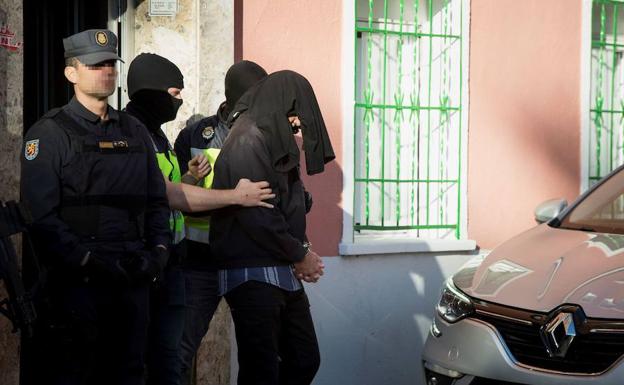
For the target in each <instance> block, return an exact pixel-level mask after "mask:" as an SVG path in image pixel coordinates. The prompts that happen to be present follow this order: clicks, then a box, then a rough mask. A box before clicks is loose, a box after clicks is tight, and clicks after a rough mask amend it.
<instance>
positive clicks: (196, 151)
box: [175, 60, 267, 384]
mask: <svg viewBox="0 0 624 385" xmlns="http://www.w3.org/2000/svg"><path fill="white" fill-rule="evenodd" d="M266 76H267V72H266V71H265V70H264V68H262V67H261V66H259V65H258V64H256V63H254V62H251V61H247V60H243V61H241V62H238V63H236V64H234V65H232V66H231V67H230V68H229V69H228V71H227V73H226V75H225V99H226V100H225V101H224V102H223V103H222V104H221V105H220V106H219V108H218V110H217V113H216V114H215V115H213V116H210V117H207V118H204V119H202V120H200V121H199V122H197V123H195V124H192V125H189V126H187V127H186V128H184V129H183V130H182V131H181V132H180V134H179V135H178V137H177V139H176V141H175V152H176V154H177V155H178V159H180V167H181V169H182V172H183V173H184V174H185V176H184V178H183V180H184V182H185V183H191V184H196V185H198V186H201V187H203V188H204V189H211V188H212V178H213V176H214V172H213V170H212V168H209V173H208V175H206V176H203V175H197V174H196V173H195V172H190V173H189V172H187V164H193V159H202V160H203V161H205V160H207V161H208V164H209V165H211V166H212V165H214V164H215V161H216V159H217V157H218V155H219V151H220V149H221V146H223V143H224V142H225V139H226V137H227V135H228V134H229V131H230V130H229V127H228V125H227V123H226V122H227V118H228V114H229V111H230V109H231V108H232V107H233V106H234V105H235V104H236V102H237V100H238V99H239V98H240V97H241V95H243V94H244V93H245V92H246V91H247V90H248V89H249V88H250V87H251V86H253V85H254V84H256V83H257V82H258V81H259V80H261V79H263V78H265V77H266ZM198 176H200V177H201V178H197V177H198ZM206 191H214V190H206ZM185 225H186V238H187V252H188V254H187V259H186V261H185V263H184V274H185V276H186V281H187V292H188V293H187V296H188V301H187V302H188V303H187V312H186V325H185V327H184V334H183V337H182V342H181V345H180V350H181V352H180V353H181V359H182V384H188V383H189V381H190V378H191V373H190V369H191V367H192V363H193V357H194V356H195V353H196V352H197V349H198V348H199V345H200V343H201V341H202V339H203V337H204V335H205V334H206V332H207V331H208V326H209V324H210V321H211V319H212V316H213V315H214V312H215V310H216V309H217V306H218V305H219V301H220V300H221V297H220V296H219V290H218V276H217V269H216V267H215V263H214V258H213V257H212V256H211V253H210V247H209V245H208V243H209V240H208V238H209V230H210V218H209V217H206V216H204V217H197V216H187V217H186V218H185Z"/></svg>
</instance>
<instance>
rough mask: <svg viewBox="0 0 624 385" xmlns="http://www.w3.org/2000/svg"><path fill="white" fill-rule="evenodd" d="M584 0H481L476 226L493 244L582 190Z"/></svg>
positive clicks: (471, 228)
mask: <svg viewBox="0 0 624 385" xmlns="http://www.w3.org/2000/svg"><path fill="white" fill-rule="evenodd" d="M580 50H581V1H578V0H577V1H572V0H550V1H543V0H523V1H515V0H473V1H472V2H471V20H470V80H469V81H470V110H469V133H468V236H469V238H471V239H475V240H476V241H477V243H478V244H479V245H480V246H481V247H484V248H492V247H494V246H496V245H497V244H499V243H500V242H502V241H504V240H505V239H507V238H509V237H511V236H513V235H514V234H516V233H518V232H520V231H522V230H524V229H527V228H529V227H531V226H534V225H535V222H534V220H533V209H534V208H535V206H537V204H539V203H540V202H541V201H544V200H546V199H549V198H556V197H565V198H567V199H568V200H570V199H572V198H573V197H575V196H577V195H578V192H579V183H580V99H579V97H580V87H581V86H580V75H581V68H580V62H581V57H580V55H581V52H580Z"/></svg>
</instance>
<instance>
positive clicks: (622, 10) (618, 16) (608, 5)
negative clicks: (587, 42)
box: [586, 0, 624, 185]
mask: <svg viewBox="0 0 624 385" xmlns="http://www.w3.org/2000/svg"><path fill="white" fill-rule="evenodd" d="M623 52H624V2H623V1H621V0H620V1H616V0H593V2H592V30H591V86H590V89H591V91H590V94H591V95H590V99H591V101H590V114H589V117H590V125H589V127H590V129H589V136H588V146H589V148H588V153H589V157H588V158H587V159H588V160H587V161H588V164H587V166H586V167H588V179H589V180H588V181H587V182H586V183H588V185H592V184H594V183H595V182H596V181H598V180H599V179H601V178H602V177H603V176H605V175H607V174H608V173H609V172H611V171H612V170H613V169H615V168H616V167H618V166H619V165H621V164H623V163H624V67H623V66H622V54H623Z"/></svg>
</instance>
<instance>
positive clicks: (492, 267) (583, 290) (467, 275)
mask: <svg viewBox="0 0 624 385" xmlns="http://www.w3.org/2000/svg"><path fill="white" fill-rule="evenodd" d="M566 205H567V204H566V202H565V200H552V201H548V202H545V203H544V204H542V205H540V206H539V207H538V208H537V209H536V220H537V221H538V222H540V223H542V224H540V225H538V226H536V227H535V228H532V229H531V230H528V231H526V232H524V233H522V234H520V235H518V236H516V237H514V238H512V239H511V240H509V241H507V242H505V243H503V244H502V245H501V246H499V247H497V248H496V249H494V250H493V251H492V252H491V253H490V254H489V255H487V256H480V257H476V258H474V259H473V260H470V261H469V262H468V263H467V264H466V265H465V266H464V267H463V268H462V269H460V270H459V271H458V272H457V273H456V274H455V275H453V276H452V277H451V278H450V279H449V280H448V281H447V282H446V284H445V287H444V288H443V290H442V295H441V299H440V301H439V303H438V305H437V307H436V312H435V313H436V314H435V317H434V322H433V325H432V326H431V333H430V334H429V336H428V338H427V342H426V346H425V350H424V353H423V365H424V372H425V377H426V384H427V385H451V384H452V385H468V384H470V385H512V384H527V385H577V384H578V385H581V384H582V385H586V384H592V385H622V384H624V168H622V167H620V168H619V169H617V170H616V171H614V172H613V173H611V174H610V175H609V176H607V177H605V178H604V179H602V180H601V181H600V182H599V183H597V184H596V185H595V186H594V187H593V188H592V189H591V190H590V191H588V192H587V193H585V194H584V195H582V196H581V197H580V198H579V199H577V200H576V201H575V202H574V203H573V204H572V205H571V206H570V207H568V208H566Z"/></svg>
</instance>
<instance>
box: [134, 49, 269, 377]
mask: <svg viewBox="0 0 624 385" xmlns="http://www.w3.org/2000/svg"><path fill="white" fill-rule="evenodd" d="M183 88H184V77H183V75H182V72H181V71H180V69H179V68H178V67H177V66H176V65H175V64H174V63H172V62H171V61H170V60H168V59H166V58H164V57H162V56H160V55H157V54H153V53H142V54H140V55H138V56H137V57H136V58H134V60H133V61H132V63H130V67H129V69H128V95H129V97H130V102H129V103H128V105H127V106H126V109H125V111H126V112H128V113H130V114H131V115H132V116H134V117H136V118H137V119H139V120H140V121H141V122H142V123H143V124H144V125H145V126H146V127H147V129H148V132H149V137H150V139H151V141H152V145H153V148H154V151H155V152H156V158H157V161H158V166H159V167H160V170H161V172H162V174H163V177H164V178H165V183H166V184H167V187H168V190H169V191H170V192H171V191H175V189H182V190H183V193H184V196H185V199H184V200H182V201H181V200H180V199H177V195H178V194H175V193H170V194H168V195H169V198H170V200H169V204H170V207H171V209H172V211H171V215H170V220H169V224H170V230H171V232H172V244H171V247H170V249H171V257H170V259H169V264H168V266H167V268H166V269H165V272H164V273H163V280H161V282H160V285H159V287H158V290H154V291H153V294H154V295H153V298H152V311H151V325H150V338H149V349H148V353H147V357H148V373H147V383H148V384H150V385H157V384H168V385H176V384H179V383H180V359H179V345H180V339H181V337H182V331H183V328H184V316H185V304H186V301H185V297H186V295H185V282H184V276H183V274H182V270H181V268H180V266H181V263H182V261H183V260H184V258H185V256H186V242H185V239H184V237H185V229H184V222H185V218H184V216H183V215H182V214H181V212H180V210H185V211H197V210H202V211H203V210H210V209H214V208H219V207H223V206H225V205H226V204H230V203H235V204H239V205H242V206H256V205H260V206H265V207H271V205H269V204H267V203H265V202H263V201H262V199H271V198H272V197H274V194H272V193H271V191H270V189H267V188H266V186H268V183H267V182H258V183H252V182H250V181H248V180H243V181H239V184H238V186H237V188H235V189H234V190H222V191H219V190H206V189H202V188H199V187H195V186H189V185H181V184H180V183H181V180H182V172H181V171H180V164H179V163H178V158H177V156H176V152H175V151H173V148H172V147H171V144H170V143H169V140H168V139H167V136H166V135H165V133H164V132H163V130H162V127H161V126H162V125H163V124H164V123H166V122H169V121H171V120H174V119H175V117H176V115H177V112H178V109H179V108H180V106H181V105H182V102H183V100H182V90H183ZM200 163H201V165H200ZM185 166H187V167H185V169H188V168H190V169H192V170H193V171H192V173H193V174H195V175H196V176H197V177H198V178H201V177H203V176H205V175H206V174H207V172H208V171H209V170H210V166H209V164H208V163H207V162H205V161H203V162H200V161H198V159H197V158H195V159H190V160H189V161H188V162H186V164H185ZM187 173H188V172H187ZM240 191H242V193H239V192H240ZM228 196H230V197H229V198H227V197H228ZM224 197H225V198H227V199H226V200H224V199H223V198H224ZM239 197H240V198H239ZM198 198H201V199H198ZM241 198H242V199H241ZM184 202H186V203H184Z"/></svg>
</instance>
